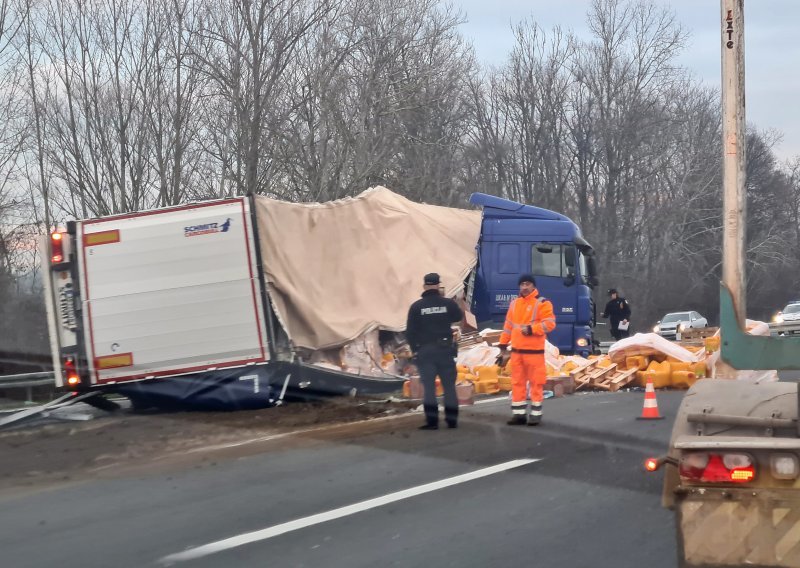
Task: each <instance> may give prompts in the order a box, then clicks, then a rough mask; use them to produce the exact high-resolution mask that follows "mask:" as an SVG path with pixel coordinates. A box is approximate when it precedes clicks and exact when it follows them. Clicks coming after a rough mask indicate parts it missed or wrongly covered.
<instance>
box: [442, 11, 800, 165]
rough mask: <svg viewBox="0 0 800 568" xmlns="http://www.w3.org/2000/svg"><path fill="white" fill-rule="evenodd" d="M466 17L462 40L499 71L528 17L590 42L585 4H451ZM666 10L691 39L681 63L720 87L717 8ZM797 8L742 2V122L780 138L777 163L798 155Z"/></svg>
mask: <svg viewBox="0 0 800 568" xmlns="http://www.w3.org/2000/svg"><path fill="white" fill-rule="evenodd" d="M452 2H453V4H454V5H455V6H456V7H458V8H460V9H461V10H462V11H463V12H465V14H466V16H467V18H468V19H469V21H468V23H466V24H464V25H463V26H462V32H463V34H464V35H465V36H466V37H467V38H469V39H471V40H472V41H473V44H474V45H475V49H476V51H477V55H478V57H479V58H480V59H481V60H482V61H483V62H486V63H493V64H501V63H503V61H504V60H505V58H506V56H507V54H508V53H509V51H510V50H511V47H512V45H513V40H512V37H511V34H510V32H509V29H510V25H511V23H512V22H513V23H516V22H518V21H520V20H521V19H523V18H525V17H527V16H533V17H534V19H535V20H536V21H537V22H538V23H539V25H540V26H541V27H542V28H544V29H545V30H550V29H552V28H553V27H554V26H557V25H558V26H561V27H562V28H565V29H571V30H573V31H574V32H575V33H576V35H577V36H578V37H582V38H587V37H588V36H589V32H588V28H587V26H586V22H585V20H586V13H587V11H588V9H589V6H590V5H591V1H590V0H496V1H495V2H487V1H486V0H452ZM653 2H654V3H655V4H656V5H662V6H665V7H668V8H669V9H671V10H672V11H673V12H674V13H675V16H676V19H677V21H678V22H680V23H681V25H682V26H683V27H684V28H685V29H686V30H687V31H688V32H689V34H690V37H689V47H688V49H687V50H686V51H685V52H684V53H683V54H682V55H681V57H680V60H679V61H680V63H681V64H682V65H683V66H684V67H686V68H688V69H689V70H690V71H691V72H692V74H693V75H694V76H695V77H696V78H697V79H699V80H701V81H702V82H703V83H705V84H707V85H711V86H715V87H719V83H720V36H719V34H720V32H719V29H720V25H721V24H720V21H719V18H720V13H721V9H720V2H719V0H653ZM799 25H800V0H745V46H746V62H745V69H746V71H745V75H746V82H747V86H746V89H747V91H746V92H747V120H748V122H750V123H753V124H755V125H756V126H757V127H758V128H759V129H775V130H779V131H780V132H781V133H782V134H783V141H782V142H781V143H780V144H779V145H778V146H777V147H776V152H777V154H778V156H779V157H780V158H784V159H789V158H792V157H794V156H799V155H800V104H799V103H800V41H798V38H800V32H798V31H797V29H798V26H799Z"/></svg>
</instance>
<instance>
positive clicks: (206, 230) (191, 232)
mask: <svg viewBox="0 0 800 568" xmlns="http://www.w3.org/2000/svg"><path fill="white" fill-rule="evenodd" d="M230 228H231V220H230V219H228V220H226V221H225V222H224V223H222V224H221V225H220V224H219V223H206V224H205V225H194V226H191V227H184V228H183V236H184V237H197V236H199V235H210V234H211V233H227V232H228V229H230Z"/></svg>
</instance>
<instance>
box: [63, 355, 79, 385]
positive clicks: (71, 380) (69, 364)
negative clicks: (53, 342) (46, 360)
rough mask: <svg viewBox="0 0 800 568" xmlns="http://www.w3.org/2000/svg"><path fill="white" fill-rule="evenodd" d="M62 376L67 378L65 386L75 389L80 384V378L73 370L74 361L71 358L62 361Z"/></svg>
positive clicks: (75, 370)
mask: <svg viewBox="0 0 800 568" xmlns="http://www.w3.org/2000/svg"><path fill="white" fill-rule="evenodd" d="M64 376H65V377H66V378H67V385H68V386H71V387H76V386H78V385H79V384H81V378H80V376H79V375H78V371H77V369H75V360H74V359H73V358H72V357H67V358H66V359H64Z"/></svg>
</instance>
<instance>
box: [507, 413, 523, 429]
mask: <svg viewBox="0 0 800 568" xmlns="http://www.w3.org/2000/svg"><path fill="white" fill-rule="evenodd" d="M506 424H508V425H509V426H525V415H524V414H515V415H513V416H512V417H511V420H509V421H508V422H506Z"/></svg>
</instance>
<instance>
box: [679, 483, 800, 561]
mask: <svg viewBox="0 0 800 568" xmlns="http://www.w3.org/2000/svg"><path fill="white" fill-rule="evenodd" d="M798 493H799V492H798V491H797V490H791V489H783V490H770V489H754V488H751V489H739V488H728V489H719V488H708V487H706V488H701V487H695V488H691V489H688V490H685V489H684V490H679V491H678V495H677V501H676V513H677V514H676V521H677V525H678V526H677V529H678V531H677V532H678V557H679V561H680V566H681V567H683V568H719V567H722V566H756V567H758V566H761V567H764V568H766V567H770V568H773V567H787V568H788V567H798V568H800V496H798Z"/></svg>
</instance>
